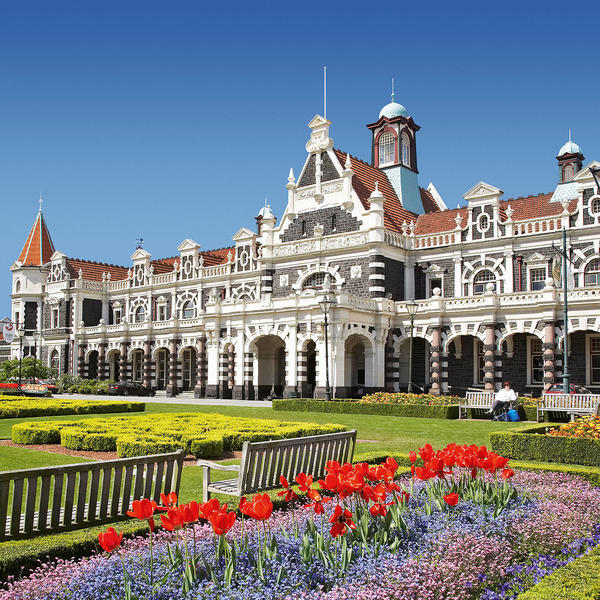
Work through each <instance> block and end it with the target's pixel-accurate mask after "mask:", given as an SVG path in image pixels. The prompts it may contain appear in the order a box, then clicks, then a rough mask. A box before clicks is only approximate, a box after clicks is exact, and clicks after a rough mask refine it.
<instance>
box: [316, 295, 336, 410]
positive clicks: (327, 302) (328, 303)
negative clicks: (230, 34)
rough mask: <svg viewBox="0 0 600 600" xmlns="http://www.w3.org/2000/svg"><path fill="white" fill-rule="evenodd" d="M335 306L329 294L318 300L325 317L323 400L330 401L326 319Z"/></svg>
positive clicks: (327, 324)
mask: <svg viewBox="0 0 600 600" xmlns="http://www.w3.org/2000/svg"><path fill="white" fill-rule="evenodd" d="M334 304H335V300H334V299H332V298H330V296H329V293H327V292H326V293H325V295H324V296H323V298H322V299H321V300H319V306H320V307H321V311H322V312H323V316H324V317H325V400H331V387H330V386H329V338H328V331H327V330H328V327H329V320H328V319H327V317H328V315H329V311H330V310H331V307H332V306H333V305H334Z"/></svg>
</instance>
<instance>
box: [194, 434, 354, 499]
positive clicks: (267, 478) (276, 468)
mask: <svg viewBox="0 0 600 600" xmlns="http://www.w3.org/2000/svg"><path fill="white" fill-rule="evenodd" d="M355 444H356V430H352V431H342V432H341V433H328V434H325V435H314V436H309V437H299V438H292V439H287V440H269V441H267V442H245V443H244V445H243V447H242V459H241V461H240V464H239V465H222V464H220V463H216V462H212V461H209V460H199V461H198V463H197V464H198V466H200V467H202V468H203V469H202V471H203V473H202V476H203V484H204V485H203V490H202V497H203V501H204V502H207V501H208V499H209V498H210V493H211V492H215V493H217V494H225V495H228V496H243V495H245V494H252V493H254V492H261V491H265V490H272V489H275V488H278V487H281V484H280V483H279V477H280V476H281V475H283V476H284V477H285V478H286V479H287V480H288V481H290V482H292V481H293V480H294V478H295V477H296V475H298V474H299V473H306V474H307V475H312V476H313V477H314V478H315V481H316V480H317V478H323V477H324V476H325V464H326V463H327V461H328V460H337V461H338V462H339V463H340V464H341V463H344V462H350V461H352V456H353V454H354V446H355ZM211 469H217V470H222V471H235V472H237V477H236V478H235V479H225V480H223V481H215V482H211V480H210V471H211Z"/></svg>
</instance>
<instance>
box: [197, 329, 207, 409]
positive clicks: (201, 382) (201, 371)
mask: <svg viewBox="0 0 600 600" xmlns="http://www.w3.org/2000/svg"><path fill="white" fill-rule="evenodd" d="M205 394H206V338H204V337H203V338H200V339H199V340H198V344H197V351H196V387H195V388H194V398H204V395H205Z"/></svg>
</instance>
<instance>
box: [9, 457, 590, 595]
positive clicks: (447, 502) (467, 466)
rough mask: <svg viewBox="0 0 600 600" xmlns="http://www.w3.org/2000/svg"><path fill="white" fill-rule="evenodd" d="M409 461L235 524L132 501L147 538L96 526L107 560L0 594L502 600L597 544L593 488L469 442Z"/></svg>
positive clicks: (244, 508) (40, 575)
mask: <svg viewBox="0 0 600 600" xmlns="http://www.w3.org/2000/svg"><path fill="white" fill-rule="evenodd" d="M419 454H420V456H421V459H422V462H420V463H419V465H421V464H422V466H417V462H416V461H417V455H416V454H415V453H411V455H410V461H411V462H412V465H413V468H412V473H413V477H412V478H411V477H408V478H407V479H405V480H401V479H400V480H398V479H396V478H395V477H394V474H395V472H396V463H395V461H394V460H393V459H388V460H386V461H385V462H384V463H383V464H382V465H380V466H379V467H370V466H369V465H367V464H366V463H360V464H357V465H354V466H352V465H342V466H340V465H339V464H337V463H333V462H332V463H329V464H328V469H329V473H328V475H327V477H326V478H325V479H324V480H320V481H319V482H318V483H317V482H313V481H312V477H310V476H308V475H301V476H298V477H297V478H296V484H297V485H296V486H295V487H292V485H290V483H288V482H287V481H285V479H282V482H281V483H282V486H283V488H284V489H283V491H282V492H281V495H282V496H283V497H284V498H285V499H286V500H287V501H288V502H289V503H290V508H291V510H288V511H285V512H273V506H272V504H271V501H270V499H269V497H268V496H267V495H261V494H257V495H256V496H255V497H254V498H253V499H251V500H245V501H242V502H241V503H240V507H241V513H242V514H241V515H240V516H239V517H238V516H237V515H236V513H234V512H231V511H229V510H228V509H227V506H226V505H223V506H220V505H219V503H218V501H216V500H211V501H210V502H207V503H205V504H204V505H202V504H197V503H195V502H190V503H189V504H187V505H184V506H179V507H178V506H176V498H175V497H174V496H173V495H169V496H168V497H163V505H164V506H163V507H162V508H163V510H162V512H160V513H157V512H156V511H157V510H159V508H161V507H156V505H155V504H153V503H152V502H150V501H149V500H142V501H136V502H134V504H133V506H132V510H131V515H132V516H134V517H136V518H137V519H139V520H140V521H141V522H146V521H147V523H148V525H149V526H150V527H149V528H150V531H154V530H155V527H156V526H157V525H161V526H162V528H161V529H160V530H158V531H154V533H152V534H151V535H150V537H149V538H141V537H140V538H136V539H134V540H131V541H125V542H123V541H122V538H121V536H120V534H119V532H116V531H114V530H113V529H112V528H109V529H108V530H107V531H106V532H105V533H103V534H102V535H101V536H100V538H99V541H100V544H101V545H102V547H103V548H104V550H105V551H106V552H107V554H98V555H94V556H92V557H90V558H87V559H83V560H79V561H75V560H71V561H60V562H57V563H54V564H44V565H41V566H40V567H39V568H38V569H37V570H36V571H35V572H34V573H33V574H32V575H30V576H29V577H28V578H26V579H23V580H21V581H17V582H10V583H9V584H8V589H7V590H6V591H5V592H4V593H0V598H2V600H17V599H19V600H59V599H61V600H62V599H70V600H92V599H101V598H106V599H109V598H153V600H168V599H169V600H170V599H173V600H179V599H184V598H185V599H186V600H192V599H193V600H201V599H206V600H208V599H209V598H211V599H219V600H255V599H256V600H258V599H261V600H262V599H263V598H264V599H282V600H283V599H286V600H300V599H302V600H342V599H350V598H352V599H353V600H371V599H376V598H381V599H384V598H389V599H391V598H393V599H394V600H421V599H423V600H425V599H434V598H435V599H436V600H470V599H476V598H478V599H482V600H502V599H509V598H515V597H516V595H517V594H518V593H519V592H520V591H522V590H524V589H527V588H529V587H531V586H532V585H534V584H535V583H536V582H537V581H539V580H540V579H541V578H543V577H544V576H545V575H547V574H548V573H549V572H551V571H552V570H553V569H555V568H557V567H560V566H562V565H563V564H565V563H566V562H567V561H569V560H570V559H571V558H572V557H573V556H577V555H579V554H581V553H582V552H584V551H585V550H587V549H588V548H591V547H594V546H596V545H597V544H598V543H599V541H600V531H599V529H598V523H599V522H600V490H598V489H595V488H593V487H592V486H590V485H589V484H588V483H586V482H584V481H582V480H580V479H578V478H576V477H572V476H569V475H564V474H548V473H527V472H520V473H517V474H516V475H515V474H514V473H513V472H512V470H511V469H508V468H507V459H504V458H502V457H500V456H498V455H496V454H494V453H491V452H488V451H487V449H485V448H483V447H481V448H478V447H477V446H471V447H468V446H456V445H450V446H449V447H447V448H446V449H445V450H443V451H438V452H434V451H433V449H432V448H431V446H429V445H426V446H425V447H424V448H422V449H421V450H420V451H419ZM513 475H514V477H513ZM299 496H300V498H299ZM300 505H302V506H300ZM158 514H160V519H157V515H158ZM557 524H560V526H557Z"/></svg>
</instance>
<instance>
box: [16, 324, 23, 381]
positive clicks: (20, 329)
mask: <svg viewBox="0 0 600 600" xmlns="http://www.w3.org/2000/svg"><path fill="white" fill-rule="evenodd" d="M17 331H18V332H19V391H20V390H21V374H22V365H23V336H24V335H25V323H21V324H20V325H18V326H17Z"/></svg>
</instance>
